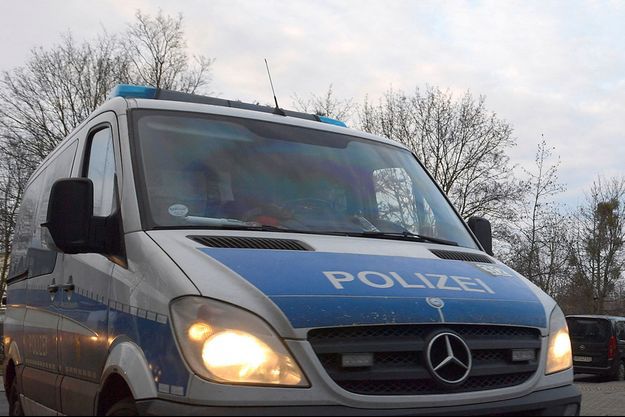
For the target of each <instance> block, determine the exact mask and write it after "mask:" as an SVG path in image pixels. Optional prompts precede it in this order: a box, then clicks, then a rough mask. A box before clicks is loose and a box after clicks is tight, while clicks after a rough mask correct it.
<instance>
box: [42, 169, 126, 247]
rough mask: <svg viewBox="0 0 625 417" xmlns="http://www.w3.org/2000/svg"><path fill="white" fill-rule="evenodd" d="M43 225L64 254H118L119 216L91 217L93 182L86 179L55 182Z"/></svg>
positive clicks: (119, 245) (67, 179)
mask: <svg viewBox="0 0 625 417" xmlns="http://www.w3.org/2000/svg"><path fill="white" fill-rule="evenodd" d="M42 227H46V228H47V229H48V231H49V232H50V236H51V237H52V240H53V241H54V245H55V246H56V247H57V248H58V249H59V250H61V251H62V252H64V253H67V254H72V255H74V254H78V253H100V254H103V255H118V254H120V247H121V243H120V242H121V234H120V223H119V216H118V214H116V213H114V214H112V215H111V216H109V217H94V216H93V183H92V182H91V180H90V179H88V178H66V179H61V180H58V181H57V182H55V183H54V185H53V186H52V189H51V191H50V200H49V203H48V217H47V221H46V223H45V224H43V225H42Z"/></svg>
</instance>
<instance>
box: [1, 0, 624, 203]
mask: <svg viewBox="0 0 625 417" xmlns="http://www.w3.org/2000/svg"><path fill="white" fill-rule="evenodd" d="M159 8H160V9H162V10H163V11H164V12H165V13H170V14H176V13H178V12H180V13H182V14H183V16H184V18H185V28H186V35H187V40H188V46H189V48H190V52H192V53H200V54H204V55H207V56H210V57H214V58H216V61H215V65H214V71H213V84H212V90H214V91H215V92H217V93H218V94H219V95H220V96H221V97H223V98H232V99H241V100H258V101H261V102H270V101H271V99H272V98H271V92H270V90H269V86H268V82H267V78H266V73H265V68H264V62H263V58H265V57H267V58H268V59H269V60H270V63H271V67H272V73H273V78H274V83H275V84H276V90H277V94H278V97H279V98H280V99H281V101H282V103H281V105H282V106H283V107H288V106H287V105H290V104H291V102H292V100H291V97H292V96H293V94H297V95H299V96H304V97H305V96H307V95H308V94H310V93H313V92H314V93H318V94H321V93H323V92H324V91H326V90H327V88H328V85H329V84H330V83H332V84H334V89H335V92H336V94H337V95H338V96H340V97H344V98H352V97H353V98H354V99H355V101H356V102H362V101H363V99H364V97H365V95H367V94H368V95H369V97H370V98H372V99H376V98H377V97H379V96H380V95H381V94H382V93H383V92H384V91H385V90H387V89H388V88H389V87H390V86H393V87H394V88H396V89H403V90H407V91H410V90H413V89H414V88H415V87H417V86H419V87H423V86H425V85H427V84H430V85H436V86H439V87H441V88H443V89H449V90H451V91H452V92H455V93H457V94H461V93H462V92H463V91H465V90H467V89H470V90H471V91H472V92H473V93H474V94H476V95H479V94H483V95H485V96H486V97H487V106H488V108H489V110H491V111H494V112H496V113H497V114H498V115H499V117H501V118H503V119H506V120H507V121H509V122H510V123H511V124H512V125H513V126H514V128H515V136H516V138H517V142H518V146H517V148H516V149H514V150H513V151H512V152H511V156H512V159H513V162H515V163H518V164H520V165H525V164H528V163H531V162H532V161H533V155H534V153H535V151H536V146H537V144H538V143H539V142H540V140H541V135H544V136H545V138H546V139H547V141H548V143H549V144H551V145H552V146H555V147H556V148H557V151H556V152H557V153H558V154H559V155H560V156H561V158H562V169H561V179H562V181H563V182H564V183H565V184H566V185H567V187H568V191H567V193H566V195H565V196H564V197H563V201H565V202H566V203H567V204H569V205H575V204H577V202H580V201H581V200H582V199H583V190H584V189H585V188H587V187H588V185H589V184H590V183H591V182H592V181H593V179H594V178H596V177H597V175H600V174H601V175H605V176H612V175H624V174H625V168H624V167H625V163H624V160H625V140H624V137H625V24H623V22H625V1H590V0H589V1H572V0H562V1H544V0H542V1H527V0H524V1H511V0H507V1H500V0H495V1H467V2H463V1H414V0H407V1H392V0H384V1H382V0H378V1H375V2H374V1H367V0H357V1H347V0H344V1H338V0H336V1H329V0H307V1H297V0H289V1H271V0H267V1H265V0H246V1H241V0H223V1H222V0H205V1H201V0H178V1H175V2H174V1H164V0H163V1H158V0H123V1H122V0H90V1H85V0H48V1H35V0H20V1H10V0H0V45H1V49H0V51H1V52H2V53H1V54H0V70H10V69H11V68H14V67H15V66H18V65H20V64H22V63H23V62H24V61H25V60H26V59H27V58H28V55H29V51H30V49H31V48H33V47H36V46H49V45H52V44H54V43H55V42H57V41H58V40H59V37H60V34H61V33H63V32H67V31H68V30H71V32H72V33H73V34H74V35H75V37H77V38H79V39H87V38H91V37H93V36H95V35H97V34H98V33H99V32H101V31H102V30H103V28H105V29H106V30H107V31H109V32H119V31H122V30H124V28H125V25H126V24H127V23H128V22H130V21H132V19H133V16H134V13H135V11H136V10H137V9H141V10H142V11H144V12H147V13H151V14H154V13H156V12H157V11H158V9H159Z"/></svg>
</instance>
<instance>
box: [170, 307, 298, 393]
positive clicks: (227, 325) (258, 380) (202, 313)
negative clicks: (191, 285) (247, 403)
mask: <svg viewBox="0 0 625 417" xmlns="http://www.w3.org/2000/svg"><path fill="white" fill-rule="evenodd" d="M171 313H172V314H171V315H172V321H173V325H174V330H175V333H176V337H177V338H178V343H179V345H180V347H181V349H182V353H183V355H184V357H185V359H186V361H187V363H188V364H189V366H190V367H191V369H192V370H193V371H194V372H195V373H197V374H198V375H199V376H201V377H202V378H205V379H207V380H210V381H213V382H219V383H226V384H251V385H271V386H291V387H308V386H309V385H308V381H307V380H306V378H305V377H304V374H303V373H302V371H301V370H300V368H299V366H298V365H297V363H296V362H295V360H294V359H293V357H292V356H291V354H290V353H289V352H288V350H287V348H286V346H285V345H284V343H283V342H282V340H281V339H280V338H279V337H278V336H277V335H276V333H275V332H274V331H273V329H271V327H270V326H269V325H268V324H267V323H265V322H264V321H263V320H261V319H260V318H259V317H257V316H255V315H253V314H252V313H249V312H247V311H244V310H242V309H240V308H237V307H234V306H231V305H228V304H225V303H220V302H217V301H212V300H208V299H206V298H200V297H185V298H181V299H179V300H176V301H174V302H173V303H172V305H171Z"/></svg>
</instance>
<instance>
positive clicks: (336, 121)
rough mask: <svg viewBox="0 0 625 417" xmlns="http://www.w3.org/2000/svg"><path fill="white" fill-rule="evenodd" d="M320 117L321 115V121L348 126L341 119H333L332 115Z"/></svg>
mask: <svg viewBox="0 0 625 417" xmlns="http://www.w3.org/2000/svg"><path fill="white" fill-rule="evenodd" d="M318 117H319V121H320V122H323V123H328V124H330V125H334V126H341V127H347V125H346V124H345V123H344V122H341V121H340V120H336V119H332V118H330V117H325V116H318Z"/></svg>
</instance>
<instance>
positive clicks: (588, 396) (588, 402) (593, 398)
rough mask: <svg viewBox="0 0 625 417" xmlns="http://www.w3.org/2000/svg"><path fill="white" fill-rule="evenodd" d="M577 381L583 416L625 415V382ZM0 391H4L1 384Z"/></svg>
mask: <svg viewBox="0 0 625 417" xmlns="http://www.w3.org/2000/svg"><path fill="white" fill-rule="evenodd" d="M576 380H577V386H578V387H579V389H580V390H581V391H582V395H583V401H582V415H583V416H622V415H624V414H625V382H602V381H601V380H598V379H596V378H593V377H587V376H579V377H578V378H576ZM0 382H1V379H0ZM0 390H3V388H2V385H1V384H0ZM8 415H9V405H8V404H7V400H6V396H5V395H4V392H0V416H8Z"/></svg>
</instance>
